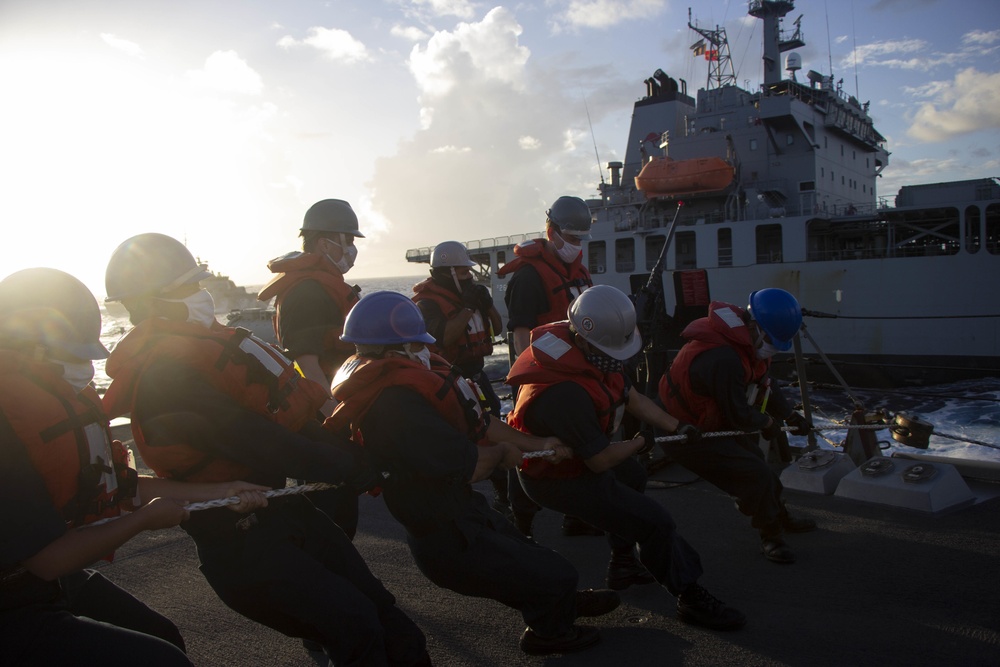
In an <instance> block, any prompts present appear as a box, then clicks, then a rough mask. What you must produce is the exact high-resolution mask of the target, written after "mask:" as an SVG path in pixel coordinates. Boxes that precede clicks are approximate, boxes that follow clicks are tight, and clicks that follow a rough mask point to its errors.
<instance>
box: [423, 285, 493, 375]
mask: <svg viewBox="0 0 1000 667" xmlns="http://www.w3.org/2000/svg"><path fill="white" fill-rule="evenodd" d="M413 292H414V295H413V301H414V303H420V302H421V301H424V300H429V301H433V302H434V303H436V304H437V305H438V308H440V309H441V313H442V314H443V315H444V318H445V320H446V321H447V320H450V319H452V318H453V317H455V316H456V315H458V313H459V312H461V311H462V309H463V308H464V306H463V305H462V297H461V296H459V295H458V294H455V293H454V292H453V291H451V290H450V289H448V288H446V287H442V286H441V285H438V284H437V283H436V282H434V279H433V278H427V279H425V280H423V281H421V282H419V283H417V284H416V285H414V286H413ZM429 347H430V348H431V352H434V353H436V354H440V355H441V356H442V357H444V358H445V359H447V360H448V361H449V362H450V363H452V364H462V363H465V362H466V361H474V360H477V359H482V358H483V357H488V356H489V355H491V354H493V339H492V338H491V337H490V334H489V332H488V331H487V330H486V323H485V322H484V321H483V314H482V313H480V312H479V311H478V310H477V311H475V312H473V313H472V317H470V318H469V323H468V324H467V325H466V326H465V331H464V332H463V333H462V335H461V337H460V338H459V339H458V341H456V342H455V343H454V344H453V345H448V346H446V347H444V348H440V347H438V346H436V345H430V346H429Z"/></svg>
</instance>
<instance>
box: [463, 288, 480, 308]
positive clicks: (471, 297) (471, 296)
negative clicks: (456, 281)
mask: <svg viewBox="0 0 1000 667" xmlns="http://www.w3.org/2000/svg"><path fill="white" fill-rule="evenodd" d="M477 287H479V285H476V284H475V283H469V284H467V285H465V287H463V288H462V305H463V306H465V307H466V308H468V309H469V310H479V291H478V290H477V289H476V288H477Z"/></svg>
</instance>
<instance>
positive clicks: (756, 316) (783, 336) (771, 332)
mask: <svg viewBox="0 0 1000 667" xmlns="http://www.w3.org/2000/svg"><path fill="white" fill-rule="evenodd" d="M747 312H748V313H750V317H751V318H753V320H754V321H755V322H756V323H757V324H758V325H759V326H760V328H761V329H763V331H764V333H766V334H767V335H768V336H770V337H771V344H772V345H774V347H775V348H776V349H778V350H780V351H782V352H785V351H787V350H788V348H790V347H791V346H792V339H793V338H795V334H796V333H798V331H799V328H800V327H801V326H802V307H801V306H800V305H799V302H798V301H796V300H795V297H794V296H792V295H791V294H789V293H788V292H786V291H785V290H783V289H778V288H776V287H768V288H767V289H762V290H757V291H756V292H751V293H750V305H748V306H747Z"/></svg>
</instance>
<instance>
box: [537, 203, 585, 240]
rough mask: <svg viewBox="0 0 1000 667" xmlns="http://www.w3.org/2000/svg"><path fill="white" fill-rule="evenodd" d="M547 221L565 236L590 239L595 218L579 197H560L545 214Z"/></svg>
mask: <svg viewBox="0 0 1000 667" xmlns="http://www.w3.org/2000/svg"><path fill="white" fill-rule="evenodd" d="M545 219H546V221H547V222H551V223H552V224H553V225H555V226H556V227H558V228H559V231H560V232H561V233H563V234H569V235H571V236H575V237H576V238H578V239H589V238H590V225H591V224H592V223H593V221H594V218H593V216H592V215H591V213H590V209H589V208H587V204H586V203H584V201H583V200H582V199H580V198H579V197H566V196H563V197H560V198H559V199H557V200H555V202H553V203H552V208H550V209H549V210H547V211H546V212H545Z"/></svg>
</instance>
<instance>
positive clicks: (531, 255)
mask: <svg viewBox="0 0 1000 667" xmlns="http://www.w3.org/2000/svg"><path fill="white" fill-rule="evenodd" d="M514 254H515V255H516V257H515V258H514V259H512V260H511V261H509V262H507V263H506V264H505V265H504V266H503V267H502V268H501V269H500V270H499V271H497V275H498V276H501V277H502V276H506V275H509V274H511V273H514V272H515V271H517V269H518V268H520V267H521V266H524V265H525V264H529V265H531V266H533V267H535V270H536V271H537V272H538V276H539V278H541V280H542V285H543V286H544V288H545V296H546V297H547V299H548V302H549V309H548V310H547V311H545V312H544V313H541V314H539V315H538V323H539V324H548V323H549V322H558V321H560V320H565V319H566V311H567V310H568V309H569V304H571V303H572V302H573V300H574V299H575V298H576V297H578V296H580V293H581V292H583V290H585V289H587V288H588V287H591V286H592V285H593V284H594V283H593V281H592V280H591V278H590V271H588V270H587V267H585V266H584V265H583V255H582V254H581V255H580V256H579V257H577V258H576V259H575V260H573V262H572V263H570V264H569V265H567V264H566V262H564V261H562V260H561V259H559V257H558V256H557V255H556V254H555V253H554V252H552V250H550V249H549V246H548V244H547V243H545V242H544V241H543V240H542V239H531V240H530V241H524V242H522V243H518V244H517V245H516V246H514Z"/></svg>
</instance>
